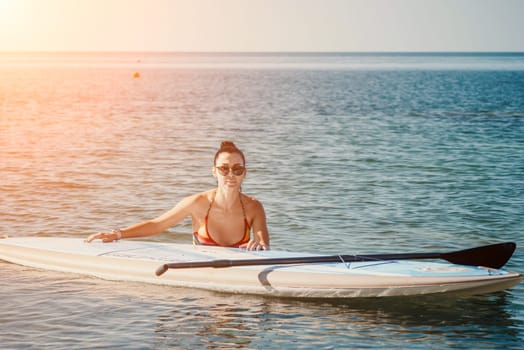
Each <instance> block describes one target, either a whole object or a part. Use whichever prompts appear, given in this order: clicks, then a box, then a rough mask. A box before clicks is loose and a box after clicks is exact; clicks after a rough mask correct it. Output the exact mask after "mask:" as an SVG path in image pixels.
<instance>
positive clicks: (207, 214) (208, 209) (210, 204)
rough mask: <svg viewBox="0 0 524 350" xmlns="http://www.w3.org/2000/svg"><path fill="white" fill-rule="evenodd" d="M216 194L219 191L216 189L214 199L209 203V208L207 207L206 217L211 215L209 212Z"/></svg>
mask: <svg viewBox="0 0 524 350" xmlns="http://www.w3.org/2000/svg"><path fill="white" fill-rule="evenodd" d="M216 196H217V192H216V191H215V194H214V195H213V199H212V200H211V203H209V208H207V213H206V219H207V217H208V216H209V212H210V211H211V207H212V206H213V203H215V198H216Z"/></svg>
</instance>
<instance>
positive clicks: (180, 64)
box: [0, 53, 524, 349]
mask: <svg viewBox="0 0 524 350" xmlns="http://www.w3.org/2000/svg"><path fill="white" fill-rule="evenodd" d="M134 72H139V73H140V78H133V74H134ZM225 139H230V140H233V141H235V142H236V143H237V145H238V146H239V147H240V148H242V149H243V150H244V151H245V153H246V157H247V166H248V171H249V173H248V176H247V178H246V181H245V183H244V186H243V191H244V192H245V193H248V194H251V195H253V196H255V197H257V198H258V199H260V200H261V201H262V202H263V204H264V206H265V209H266V212H267V216H268V223H269V228H270V231H271V237H272V246H273V248H274V249H284V250H302V251H308V252H322V253H366V252H367V253H382V252H414V251H425V250H432V251H433V250H440V251H448V250H455V249H461V248H468V247H473V246H477V245H483V244H489V243H494V242H500V241H515V242H516V243H517V244H518V245H519V248H518V250H517V251H516V252H515V255H514V257H513V258H512V260H511V261H510V262H509V263H508V264H507V266H506V267H507V269H508V270H516V271H519V272H524V235H523V229H524V54H170V53H119V54H111V53H81V54H80V53H76V54H45V53H42V54H13V53H0V224H1V231H0V234H8V235H10V236H70V237H85V236H87V235H88V234H90V233H94V232H97V231H100V230H106V229H111V228H113V227H122V226H127V225H130V224H133V223H136V222H138V221H142V220H145V219H149V218H152V217H154V216H156V215H159V214H161V213H163V212H164V211H166V210H168V209H170V208H171V207H172V206H174V205H175V204H176V203H177V202H178V201H179V200H180V199H182V198H183V197H184V196H186V195H189V194H192V193H194V192H197V191H203V190H207V189H210V188H212V187H213V186H214V181H213V177H212V176H211V167H212V157H213V155H214V152H215V150H216V149H217V147H218V146H219V144H220V142H221V141H222V140H225ZM190 232H191V225H190V222H189V221H186V222H184V223H183V224H181V225H178V226H176V227H174V228H172V229H171V230H170V231H169V232H165V233H163V234H161V235H159V236H156V237H152V238H151V239H152V240H156V241H178V242H189V241H190ZM0 285H1V287H0V344H1V345H0V347H1V348H2V349H108V348H122V349H179V348H180V349H198V348H204V349H214V348H245V349H344V348H378V349H391V348H402V349H425V348H436V349H445V348H450V349H451V348H453V349H455V348H463V349H472V348H474V349H495V348H501V349H502V348H504V349H517V348H521V347H522V344H524V286H523V285H522V284H521V285H518V286H516V287H515V288H513V289H512V290H509V291H504V292H500V293H495V294H491V295H484V296H475V297H469V298H461V299H455V298H442V297H423V298H421V297H417V298H393V299H376V300H362V299H360V300H359V299H355V300H349V301H347V302H320V301H293V300H285V299H271V298H262V297H253V296H240V295H239V296H231V295H225V294H217V293H211V292H206V291H195V290H186V289H183V288H172V287H161V286H150V285H144V284H135V283H123V282H111V281H104V280H99V279H95V278H86V277H83V276H77V275H70V274H62V273H56V272H49V271H41V270H37V269H32V268H27V267H22V266H17V265H13V264H8V263H5V262H0Z"/></svg>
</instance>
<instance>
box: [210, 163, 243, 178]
mask: <svg viewBox="0 0 524 350" xmlns="http://www.w3.org/2000/svg"><path fill="white" fill-rule="evenodd" d="M216 168H217V170H218V173H219V174H220V175H222V176H227V175H228V174H229V171H230V170H231V172H232V173H233V175H236V176H240V175H243V174H244V172H245V171H246V168H245V167H244V166H242V165H238V164H237V165H233V166H232V167H231V168H230V167H229V166H227V165H221V166H217V167H216Z"/></svg>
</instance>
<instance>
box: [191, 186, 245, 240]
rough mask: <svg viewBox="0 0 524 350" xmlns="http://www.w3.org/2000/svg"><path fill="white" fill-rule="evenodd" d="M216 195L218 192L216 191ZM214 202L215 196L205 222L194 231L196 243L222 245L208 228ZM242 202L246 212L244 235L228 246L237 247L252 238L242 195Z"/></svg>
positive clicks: (243, 209)
mask: <svg viewBox="0 0 524 350" xmlns="http://www.w3.org/2000/svg"><path fill="white" fill-rule="evenodd" d="M215 196H216V193H215ZM213 203H215V197H213V200H212V201H211V203H209V208H208V209H207V214H206V216H205V218H204V224H203V225H202V226H201V227H200V228H199V229H198V231H196V232H193V244H195V245H214V246H220V244H218V243H217V242H215V240H214V239H213V237H211V235H210V234H209V229H208V219H209V212H210V210H211V207H212V206H213ZM240 204H241V205H242V212H243V214H244V235H243V236H242V238H241V239H240V241H238V242H237V243H234V244H231V245H228V247H237V248H238V246H240V245H242V244H244V243H247V242H249V240H250V239H251V227H250V226H249V222H248V221H247V217H246V209H245V208H244V202H242V197H240Z"/></svg>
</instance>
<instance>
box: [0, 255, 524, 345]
mask: <svg viewBox="0 0 524 350" xmlns="http://www.w3.org/2000/svg"><path fill="white" fill-rule="evenodd" d="M2 270H3V272H4V273H3V275H2V277H1V279H2V280H14V279H13V278H12V277H14V276H17V278H16V282H14V283H13V282H12V283H10V284H9V285H6V287H4V288H2V290H1V291H0V298H1V299H2V300H4V299H5V298H6V297H8V296H11V297H10V299H12V300H13V303H12V304H11V303H10V304H5V303H2V304H1V305H2V306H1V307H0V312H1V315H2V316H1V318H0V326H1V327H2V343H3V345H4V346H6V347H7V348H9V346H10V344H16V346H14V348H25V347H26V346H27V348H29V347H31V346H32V347H34V348H42V347H44V346H45V347H51V346H52V347H53V348H57V349H70V348H75V344H76V345H78V343H77V342H78V338H80V339H82V346H81V347H82V348H96V347H101V348H111V347H119V346H123V347H125V348H130V349H144V348H155V349H158V348H192V349H196V348H205V349H217V348H248V349H261V348H270V349H277V348H278V349H280V348H290V347H291V348H304V349H311V348H317V347H321V348H338V347H359V348H361V347H376V346H377V345H379V344H387V347H388V348H399V347H405V346H407V347H415V348H416V347H424V346H425V345H426V344H434V345H435V344H443V346H444V344H445V347H461V348H484V347H486V348H493V347H505V348H518V346H520V344H521V342H522V341H523V340H524V337H523V334H522V328H523V321H522V320H519V319H517V318H516V317H515V313H516V312H517V310H514V309H513V308H514V306H515V305H514V304H513V302H512V299H513V295H512V292H511V291H510V292H500V293H496V294H491V295H485V296H476V297H468V298H446V297H439V296H425V297H398V298H387V299H354V300H345V301H327V302H326V301H297V300H287V299H274V298H265V297H254V296H245V295H229V294H221V293H213V292H206V291H199V290H189V289H184V288H173V287H166V286H152V285H145V284H140V283H128V282H113V281H104V280H99V279H94V278H84V277H81V276H76V275H70V274H63V273H56V272H48V271H41V270H35V269H30V268H25V267H20V266H17V265H12V264H3V265H2ZM33 286H38V287H37V288H35V287H33ZM12 295H17V297H16V298H12ZM502 335H503V337H502ZM21 337H22V338H23V339H26V341H23V342H21V341H20V339H21ZM408 344H409V345H408Z"/></svg>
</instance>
